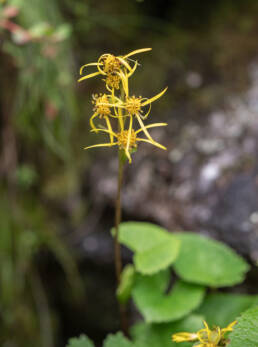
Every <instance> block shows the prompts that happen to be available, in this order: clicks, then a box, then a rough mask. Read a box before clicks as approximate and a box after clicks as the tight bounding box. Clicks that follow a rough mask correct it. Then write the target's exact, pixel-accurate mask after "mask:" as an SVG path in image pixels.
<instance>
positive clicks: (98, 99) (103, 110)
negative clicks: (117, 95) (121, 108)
mask: <svg viewBox="0 0 258 347" xmlns="http://www.w3.org/2000/svg"><path fill="white" fill-rule="evenodd" d="M92 103H93V105H94V107H93V111H94V114H93V115H92V116H91V118H90V126H91V128H92V129H93V130H94V131H96V132H97V128H96V127H95V124H94V122H93V120H94V118H96V117H98V116H99V118H104V119H105V121H106V125H107V127H108V129H109V130H110V141H111V142H113V135H112V127H111V123H110V120H109V117H114V116H112V114H111V109H110V106H109V100H108V95H106V94H103V95H101V94H100V95H99V96H98V94H95V95H93V100H92Z"/></svg>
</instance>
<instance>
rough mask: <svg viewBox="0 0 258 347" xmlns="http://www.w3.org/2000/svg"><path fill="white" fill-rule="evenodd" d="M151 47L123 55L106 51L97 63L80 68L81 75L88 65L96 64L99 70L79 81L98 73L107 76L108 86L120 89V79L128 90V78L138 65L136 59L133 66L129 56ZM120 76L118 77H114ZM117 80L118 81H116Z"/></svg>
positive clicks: (148, 49)
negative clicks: (115, 54)
mask: <svg viewBox="0 0 258 347" xmlns="http://www.w3.org/2000/svg"><path fill="white" fill-rule="evenodd" d="M150 50H151V48H141V49H137V50H135V51H132V52H130V53H128V54H126V55H123V56H114V55H113V54H110V53H106V54H102V55H101V56H100V57H99V59H98V61H97V62H96V63H89V64H85V65H83V66H82V67H81V69H80V75H82V74H83V71H84V69H85V68H86V67H88V66H96V67H97V69H98V71H96V72H93V73H90V74H88V75H85V76H83V77H81V78H79V80H78V82H81V81H84V80H85V79H88V78H91V77H95V76H97V75H104V76H105V77H106V79H105V81H106V86H107V87H111V88H115V89H118V88H119V87H118V86H119V83H118V79H119V82H120V80H121V81H122V83H123V86H124V88H125V90H128V82H127V80H128V78H129V77H130V76H132V74H133V73H134V71H135V70H136V67H137V65H138V62H137V61H134V65H133V67H132V66H131V65H130V62H131V59H129V57H131V56H133V55H135V54H138V53H143V52H148V51H150ZM114 76H118V78H117V77H116V78H114ZM115 81H116V82H115Z"/></svg>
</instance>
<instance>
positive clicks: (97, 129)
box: [91, 128, 117, 137]
mask: <svg viewBox="0 0 258 347" xmlns="http://www.w3.org/2000/svg"><path fill="white" fill-rule="evenodd" d="M94 131H95V132H99V131H102V132H104V133H107V134H111V135H113V136H115V137H117V134H116V133H115V132H114V131H113V130H109V129H103V128H95V129H92V130H91V132H94Z"/></svg>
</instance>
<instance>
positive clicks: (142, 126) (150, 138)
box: [136, 115, 156, 144]
mask: <svg viewBox="0 0 258 347" xmlns="http://www.w3.org/2000/svg"><path fill="white" fill-rule="evenodd" d="M136 118H137V120H138V122H139V124H140V126H141V129H142V131H143V132H144V134H145V135H146V137H147V138H148V139H149V140H150V141H151V142H152V143H153V144H154V143H155V142H156V141H154V140H153V138H152V137H151V136H150V134H149V132H148V131H147V129H146V126H145V125H144V123H143V121H142V120H141V117H140V116H139V115H136Z"/></svg>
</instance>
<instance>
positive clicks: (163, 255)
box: [134, 235, 179, 275]
mask: <svg viewBox="0 0 258 347" xmlns="http://www.w3.org/2000/svg"><path fill="white" fill-rule="evenodd" d="M178 251H179V242H178V240H177V239H175V237H173V235H171V236H170V235H169V237H168V239H167V240H166V241H164V242H162V243H160V244H158V245H157V246H154V247H153V248H150V249H147V250H145V251H143V252H138V253H136V254H135V256H134V263H135V267H136V270H137V271H139V272H141V273H142V274H145V275H151V274H154V273H155V272H158V271H160V270H164V269H166V268H167V267H168V266H170V265H171V264H172V263H173V262H174V261H175V260H176V257H177V255H178Z"/></svg>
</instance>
